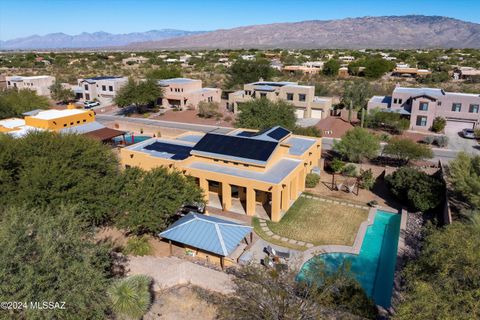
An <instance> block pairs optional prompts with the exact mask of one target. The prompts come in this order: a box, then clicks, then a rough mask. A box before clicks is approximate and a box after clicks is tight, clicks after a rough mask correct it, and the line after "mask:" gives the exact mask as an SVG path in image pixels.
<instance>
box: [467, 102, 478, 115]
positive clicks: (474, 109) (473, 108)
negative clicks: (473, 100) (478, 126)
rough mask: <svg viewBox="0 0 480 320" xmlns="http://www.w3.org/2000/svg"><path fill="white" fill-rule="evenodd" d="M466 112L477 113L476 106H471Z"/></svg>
mask: <svg viewBox="0 0 480 320" xmlns="http://www.w3.org/2000/svg"><path fill="white" fill-rule="evenodd" d="M468 112H470V113H478V104H471V105H470V108H468Z"/></svg>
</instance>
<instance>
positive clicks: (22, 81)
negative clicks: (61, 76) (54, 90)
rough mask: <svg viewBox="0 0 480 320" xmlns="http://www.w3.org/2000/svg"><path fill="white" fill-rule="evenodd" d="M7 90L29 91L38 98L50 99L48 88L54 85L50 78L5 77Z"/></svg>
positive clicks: (53, 79) (52, 79)
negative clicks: (34, 93)
mask: <svg viewBox="0 0 480 320" xmlns="http://www.w3.org/2000/svg"><path fill="white" fill-rule="evenodd" d="M5 81H6V83H7V88H8V89H11V88H16V89H29V90H33V91H35V92H36V93H37V94H38V95H39V96H46V97H50V86H51V85H52V84H54V83H55V77H52V76H32V77H21V76H9V77H5Z"/></svg>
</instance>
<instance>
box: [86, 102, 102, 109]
mask: <svg viewBox="0 0 480 320" xmlns="http://www.w3.org/2000/svg"><path fill="white" fill-rule="evenodd" d="M99 105H100V102H98V101H85V102H84V103H83V108H84V109H91V108H93V107H96V106H99Z"/></svg>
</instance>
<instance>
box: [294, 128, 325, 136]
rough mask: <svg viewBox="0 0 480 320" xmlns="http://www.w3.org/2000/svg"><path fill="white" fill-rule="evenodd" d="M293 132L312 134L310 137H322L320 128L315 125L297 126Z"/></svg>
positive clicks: (303, 134) (305, 134)
mask: <svg viewBox="0 0 480 320" xmlns="http://www.w3.org/2000/svg"><path fill="white" fill-rule="evenodd" d="M293 133H294V134H298V135H302V136H310V137H321V136H322V132H320V130H319V129H318V128H317V127H315V126H310V127H299V126H296V127H295V128H293Z"/></svg>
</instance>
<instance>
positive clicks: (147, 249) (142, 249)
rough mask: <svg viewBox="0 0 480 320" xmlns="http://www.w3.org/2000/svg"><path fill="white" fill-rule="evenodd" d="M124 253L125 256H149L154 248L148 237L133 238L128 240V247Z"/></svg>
mask: <svg viewBox="0 0 480 320" xmlns="http://www.w3.org/2000/svg"><path fill="white" fill-rule="evenodd" d="M123 251H124V253H125V254H129V255H133V256H147V255H149V254H150V253H151V252H152V247H151V246H150V243H149V242H148V238H147V237H145V236H143V237H132V238H130V239H128V240H127V245H126V246H125V249H124V250H123Z"/></svg>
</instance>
